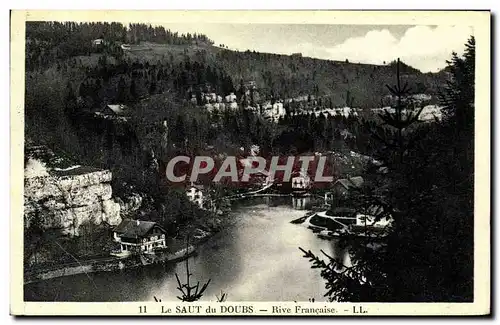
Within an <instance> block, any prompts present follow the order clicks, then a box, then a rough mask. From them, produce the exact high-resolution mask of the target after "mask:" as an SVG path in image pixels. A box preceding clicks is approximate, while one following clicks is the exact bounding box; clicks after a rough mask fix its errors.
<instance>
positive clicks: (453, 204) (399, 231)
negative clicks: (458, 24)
mask: <svg viewBox="0 0 500 325" xmlns="http://www.w3.org/2000/svg"><path fill="white" fill-rule="evenodd" d="M473 57H474V39H473V38H471V39H470V40H469V42H468V44H467V49H466V53H465V56H464V58H459V57H457V56H456V55H453V60H452V61H451V62H450V69H451V70H452V71H454V73H453V74H452V79H451V81H450V82H449V83H448V88H447V89H446V91H445V92H444V94H443V103H445V104H446V105H447V107H449V116H448V118H445V119H444V120H443V121H442V122H441V123H434V124H426V125H422V126H420V127H412V126H413V125H414V124H416V120H415V117H417V116H418V112H419V109H418V107H415V106H414V104H413V103H412V101H411V100H406V98H404V96H403V95H407V94H408V87H407V86H406V85H402V84H401V83H400V82H399V75H398V84H397V85H396V86H395V87H390V89H391V92H393V93H394V94H395V95H396V97H397V103H396V107H395V110H394V111H392V112H390V111H387V112H385V113H384V114H383V115H382V118H383V121H384V123H385V124H386V126H387V128H388V130H386V132H383V130H382V128H381V127H378V130H376V132H375V138H376V139H378V140H380V141H381V144H382V146H380V148H381V150H377V151H378V156H377V158H378V159H380V161H381V162H383V163H384V164H386V165H387V166H389V173H387V174H383V175H380V174H378V173H374V172H373V171H367V173H366V174H365V175H364V176H365V178H366V179H367V184H366V186H364V187H363V188H362V189H360V190H359V191H355V192H354V195H352V196H350V199H349V200H348V201H347V204H349V205H351V206H352V207H354V208H356V209H357V210H358V211H359V212H360V213H363V212H364V211H366V209H367V208H371V209H373V207H377V208H378V209H377V212H372V213H375V214H376V215H377V216H378V217H380V218H381V217H384V216H388V215H391V216H392V217H393V218H394V228H393V230H392V231H391V232H390V234H389V236H388V237H387V238H386V246H382V247H381V248H375V247H376V246H373V245H370V244H372V239H368V238H365V239H364V240H357V239H354V238H350V236H346V237H345V238H342V243H343V245H346V246H348V247H349V253H350V255H351V260H352V262H353V264H352V265H343V264H342V263H340V262H339V261H337V260H336V259H334V258H333V257H329V256H325V257H326V259H327V262H323V261H322V258H321V257H319V256H316V255H315V254H314V253H313V252H310V251H305V250H304V253H305V255H304V256H305V257H307V258H308V259H310V260H311V262H312V263H313V266H314V267H317V268H319V269H321V272H322V273H321V274H322V276H323V277H324V278H325V281H326V283H327V285H326V288H327V289H328V290H327V292H326V296H327V297H329V298H330V299H332V300H338V301H377V302H382V301H407V302H453V301H455V302H458V301H473V265H474V263H473V256H474V249H473V248H474V238H473V234H474V231H473V224H474V209H473V197H474V192H473V181H474V178H473V166H474V160H473V158H474V155H473V150H472V149H471V147H473V142H474V138H473V136H472V133H471V132H470V131H469V129H470V128H469V127H468V125H469V126H470V125H473V122H472V121H471V120H466V119H465V118H464V116H469V117H472V116H473V115H474V106H473V101H472V98H473V95H472V94H473V93H474V84H473V83H470V82H468V81H470V80H474V77H473V75H474V69H473V66H474V65H473V62H474V61H473V60H472V59H471V58H473ZM393 66H394V67H395V68H396V69H397V71H398V74H399V68H398V67H399V64H397V62H396V64H395V65H393ZM457 125H460V126H461V127H460V129H459V130H458V131H457V130H456V128H457ZM391 129H393V130H394V131H392V132H391ZM405 130H406V132H405ZM387 131H388V132H387ZM377 168H378V167H377ZM371 211H373V210H371ZM365 213H366V212H365Z"/></svg>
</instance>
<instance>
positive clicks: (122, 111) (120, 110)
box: [106, 104, 129, 116]
mask: <svg viewBox="0 0 500 325" xmlns="http://www.w3.org/2000/svg"><path fill="white" fill-rule="evenodd" d="M106 107H107V108H109V109H110V110H112V111H113V112H114V113H115V114H116V115H122V116H123V115H127V114H128V113H129V110H128V107H127V106H125V105H121V104H117V105H106Z"/></svg>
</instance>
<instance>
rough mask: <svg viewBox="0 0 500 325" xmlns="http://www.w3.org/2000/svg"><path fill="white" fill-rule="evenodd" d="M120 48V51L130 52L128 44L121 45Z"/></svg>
mask: <svg viewBox="0 0 500 325" xmlns="http://www.w3.org/2000/svg"><path fill="white" fill-rule="evenodd" d="M120 47H121V48H122V50H125V51H128V50H130V45H129V44H122V45H120Z"/></svg>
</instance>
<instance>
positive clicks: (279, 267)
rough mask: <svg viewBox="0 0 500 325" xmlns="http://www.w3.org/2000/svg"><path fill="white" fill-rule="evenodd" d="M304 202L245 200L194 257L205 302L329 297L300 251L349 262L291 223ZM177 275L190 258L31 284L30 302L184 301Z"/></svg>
mask: <svg viewBox="0 0 500 325" xmlns="http://www.w3.org/2000/svg"><path fill="white" fill-rule="evenodd" d="M273 201H276V200H275V199H273ZM301 203H302V202H299V205H297V202H296V201H295V202H292V199H291V198H287V199H286V201H283V200H280V202H272V203H271V202H269V201H268V200H267V201H266V200H265V199H253V200H252V201H246V202H241V203H239V205H238V206H237V207H235V209H234V210H233V212H232V215H233V216H231V218H232V222H231V224H230V225H229V226H228V227H227V228H225V229H224V230H223V231H221V232H220V233H218V234H217V235H215V236H214V237H212V238H211V239H210V240H208V241H207V242H206V243H205V244H203V245H202V246H201V247H199V249H198V254H197V255H196V256H193V257H191V258H189V261H188V262H189V268H190V271H191V273H192V274H193V276H192V280H191V281H194V282H196V281H200V282H201V283H204V282H206V281H207V280H208V279H211V283H210V285H209V287H208V289H207V291H206V292H205V295H204V297H203V298H202V301H215V299H216V297H215V295H220V292H221V290H222V291H224V292H226V293H227V294H228V299H227V300H228V301H307V300H308V299H309V298H315V299H316V300H325V298H323V294H324V292H325V288H324V281H323V279H322V278H321V277H320V275H319V270H317V269H311V267H310V265H311V264H310V263H309V261H308V260H307V259H305V258H303V257H302V256H303V254H302V252H301V251H300V250H299V247H302V248H304V249H310V250H312V251H313V252H314V253H318V254H319V253H320V250H321V249H323V250H324V251H325V252H326V253H328V254H330V255H332V256H334V257H336V256H339V257H340V256H344V257H343V259H345V258H348V257H346V256H345V255H346V254H345V252H343V251H340V250H339V249H338V247H337V245H336V242H334V241H326V240H322V239H320V238H318V237H317V236H316V235H315V234H313V233H312V231H311V230H309V229H307V228H305V227H303V226H301V225H294V224H291V223H290V221H291V220H293V219H296V218H299V217H301V216H303V215H304V213H305V212H306V211H305V210H302V209H300V208H302V206H301V205H302V204H301ZM299 209H300V210H299ZM346 262H347V261H346ZM175 273H177V274H178V275H179V277H180V279H181V281H182V280H184V279H185V276H186V266H185V262H184V261H183V262H179V263H177V264H174V265H167V266H159V265H154V266H148V267H144V268H137V269H128V270H127V269H125V270H121V271H116V272H100V273H93V274H89V276H87V275H85V274H79V275H74V276H68V277H61V278H55V279H50V280H47V281H43V282H38V283H32V284H29V285H26V286H25V290H24V291H25V292H24V293H25V300H36V301H151V300H153V296H156V297H159V298H161V299H162V300H163V301H178V300H177V298H176V296H177V295H178V293H179V291H178V290H177V289H176V287H177V281H176V279H175ZM89 277H90V279H89Z"/></svg>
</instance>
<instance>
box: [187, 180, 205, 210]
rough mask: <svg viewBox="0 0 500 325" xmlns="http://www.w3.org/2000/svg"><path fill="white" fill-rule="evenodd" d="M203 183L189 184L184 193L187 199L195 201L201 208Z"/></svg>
mask: <svg viewBox="0 0 500 325" xmlns="http://www.w3.org/2000/svg"><path fill="white" fill-rule="evenodd" d="M203 189H204V187H203V185H195V184H191V186H190V187H188V188H187V189H186V195H187V197H188V199H189V201H191V202H193V203H195V204H196V205H198V206H199V207H200V209H201V208H203V202H204V195H203Z"/></svg>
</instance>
